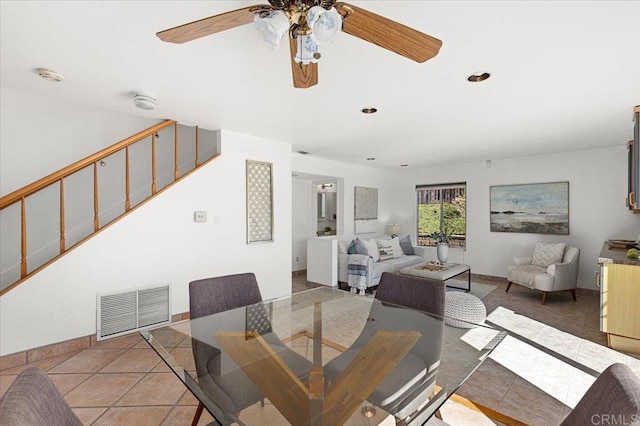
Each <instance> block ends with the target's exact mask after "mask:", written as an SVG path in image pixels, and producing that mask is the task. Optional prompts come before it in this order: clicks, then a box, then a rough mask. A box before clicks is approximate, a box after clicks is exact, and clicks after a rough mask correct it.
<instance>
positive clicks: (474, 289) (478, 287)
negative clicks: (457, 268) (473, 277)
mask: <svg viewBox="0 0 640 426" xmlns="http://www.w3.org/2000/svg"><path fill="white" fill-rule="evenodd" d="M447 285H450V286H454V287H462V288H467V286H468V285H469V281H467V280H466V279H461V280H458V279H451V280H447ZM496 288H498V286H497V285H493V284H485V283H477V282H474V281H471V294H473V295H474V296H476V297H477V298H479V299H482V298H483V297H485V296H486V295H487V294H489V293H491V292H492V291H493V290H495V289H496ZM447 291H464V290H458V289H455V288H450V287H447Z"/></svg>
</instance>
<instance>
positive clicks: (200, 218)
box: [193, 212, 207, 223]
mask: <svg viewBox="0 0 640 426" xmlns="http://www.w3.org/2000/svg"><path fill="white" fill-rule="evenodd" d="M193 221H194V222H198V223H203V222H206V221H207V212H193Z"/></svg>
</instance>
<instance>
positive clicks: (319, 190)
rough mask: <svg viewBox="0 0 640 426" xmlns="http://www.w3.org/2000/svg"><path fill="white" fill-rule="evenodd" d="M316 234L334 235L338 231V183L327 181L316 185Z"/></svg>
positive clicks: (321, 235)
mask: <svg viewBox="0 0 640 426" xmlns="http://www.w3.org/2000/svg"><path fill="white" fill-rule="evenodd" d="M316 199H317V219H318V220H317V226H316V235H317V236H318V237H323V236H325V235H336V234H337V232H338V217H337V215H338V183H337V182H336V181H328V182H322V183H318V184H317V185H316Z"/></svg>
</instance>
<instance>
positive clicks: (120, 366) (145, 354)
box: [100, 349, 164, 373]
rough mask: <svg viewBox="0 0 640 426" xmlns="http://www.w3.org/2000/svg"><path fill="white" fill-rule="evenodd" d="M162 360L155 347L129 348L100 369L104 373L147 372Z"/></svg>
mask: <svg viewBox="0 0 640 426" xmlns="http://www.w3.org/2000/svg"><path fill="white" fill-rule="evenodd" d="M161 362H162V359H160V356H158V354H157V353H156V352H155V351H154V350H153V349H129V350H127V351H126V352H125V353H123V354H122V355H120V356H119V357H118V358H116V359H114V360H113V361H112V362H111V363H109V364H107V365H106V366H105V367H104V368H103V369H102V370H100V371H101V372H102V373H120V372H121V373H127V372H130V373H138V372H145V373H146V372H148V371H151V370H152V369H153V368H154V367H155V366H156V365H158V364H159V363H161ZM162 363H163V364H164V362H162Z"/></svg>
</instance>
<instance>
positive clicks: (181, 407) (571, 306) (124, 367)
mask: <svg viewBox="0 0 640 426" xmlns="http://www.w3.org/2000/svg"><path fill="white" fill-rule="evenodd" d="M474 281H480V279H479V278H477V277H474ZM492 283H493V284H496V285H497V286H498V288H497V289H496V290H495V291H493V292H491V293H489V294H488V295H487V296H485V297H484V298H483V301H484V302H485V305H486V306H487V312H488V313H489V317H488V320H489V321H490V322H492V323H493V324H495V325H497V326H500V327H504V328H506V329H508V330H509V331H510V336H509V342H505V343H507V344H505V345H501V346H503V347H502V348H501V347H499V348H498V349H502V350H500V351H499V350H498V349H496V351H494V353H493V354H492V355H491V359H488V360H487V361H486V362H485V363H484V364H483V365H482V366H481V368H480V369H479V370H477V371H476V372H475V373H474V374H473V375H472V377H471V378H470V379H469V381H468V382H467V383H466V384H465V385H464V386H463V387H461V388H460V389H459V390H458V392H457V393H458V394H460V395H462V396H464V397H467V398H469V399H472V400H474V401H477V402H479V403H481V404H483V405H486V406H488V407H490V408H494V409H496V410H498V411H501V412H503V413H505V414H507V415H510V416H512V417H514V418H517V419H519V420H521V421H524V422H526V423H529V424H541V425H553V424H558V423H559V422H560V421H561V419H562V418H564V417H565V416H566V415H567V414H568V412H569V411H570V410H571V407H573V406H574V405H575V402H577V400H579V398H580V397H581V395H582V393H584V390H586V388H587V387H588V386H589V385H590V383H591V382H592V381H593V380H594V375H597V373H599V372H600V371H602V369H604V368H606V366H607V365H609V364H610V363H612V362H615V361H620V362H626V363H627V364H629V365H630V366H632V368H634V370H635V371H636V372H638V374H640V360H638V359H636V358H634V357H630V356H626V355H624V354H620V353H618V352H615V351H612V350H610V349H608V348H606V347H605V346H603V345H604V344H605V342H606V337H605V335H604V334H603V333H601V332H599V331H598V309H599V308H598V303H599V300H598V295H597V293H596V292H592V291H586V290H585V291H581V290H579V291H578V301H577V302H573V301H572V300H571V296H570V295H569V293H567V294H566V295H565V294H550V295H549V296H548V298H547V303H546V305H544V306H543V305H542V304H541V303H540V294H539V293H538V292H533V291H529V290H527V289H525V288H522V287H519V286H512V288H511V289H510V290H509V293H505V292H504V289H505V288H506V285H505V284H504V283H494V282H492ZM313 287H316V285H314V284H311V283H307V282H306V277H305V276H304V275H300V276H296V277H294V279H293V291H294V292H298V291H302V290H305V289H308V288H313ZM514 287H516V288H514ZM31 365H35V366H38V367H40V368H41V369H43V370H45V371H46V372H47V373H48V374H49V376H50V377H51V378H52V380H53V382H54V383H55V385H56V386H57V387H58V389H60V391H61V393H62V394H63V395H64V396H65V399H66V400H67V402H68V403H69V405H70V406H71V407H72V408H73V410H74V412H75V413H76V414H77V415H78V417H79V418H80V419H81V420H82V422H83V423H84V424H87V425H136V426H137V425H174V424H175V425H187V424H190V423H191V420H192V418H193V414H194V412H195V410H196V406H197V400H196V399H195V398H194V397H193V396H192V395H191V394H190V392H188V391H187V390H186V388H185V387H184V386H183V385H182V383H181V382H180V381H179V380H178V379H177V378H176V377H175V376H174V375H173V373H171V372H170V371H169V369H168V368H167V367H166V366H165V365H164V363H163V362H162V361H161V360H160V358H159V357H158V356H157V355H156V353H155V352H154V351H153V350H152V349H150V348H149V347H148V345H147V343H146V342H145V341H143V340H142V339H141V338H140V337H139V335H138V334H137V333H135V334H131V335H128V336H124V337H119V338H115V339H110V340H106V341H103V342H100V343H99V344H98V345H97V346H95V347H92V348H89V349H84V350H80V351H76V352H72V353H69V354H65V355H60V356H56V357H52V358H48V359H44V360H41V361H38V362H35V363H32V364H30V365H23V366H19V367H13V368H9V369H5V370H2V371H0V394H2V393H4V391H5V390H6V389H7V388H8V387H9V385H10V384H11V383H12V381H13V380H14V378H15V377H16V375H17V374H19V373H20V371H22V370H24V369H25V368H27V367H29V366H31ZM544 378H546V379H547V380H544ZM551 379H554V380H551ZM563 386H564V387H563ZM159 387H160V388H162V389H163V391H162V392H158V391H157V389H158V388H159ZM558 388H560V389H561V390H560V391H559V392H558V390H557V389H558ZM469 415H472V414H469V413H464V412H461V411H460V407H456V406H455V404H453V403H447V406H445V407H444V408H443V416H444V419H445V421H446V422H447V423H449V424H451V425H457V424H477V422H478V421H480V420H478V419H473V417H469ZM211 421H212V418H211V416H210V415H208V414H207V413H206V411H205V413H203V416H202V418H201V420H200V422H199V424H207V423H209V422H211Z"/></svg>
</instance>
